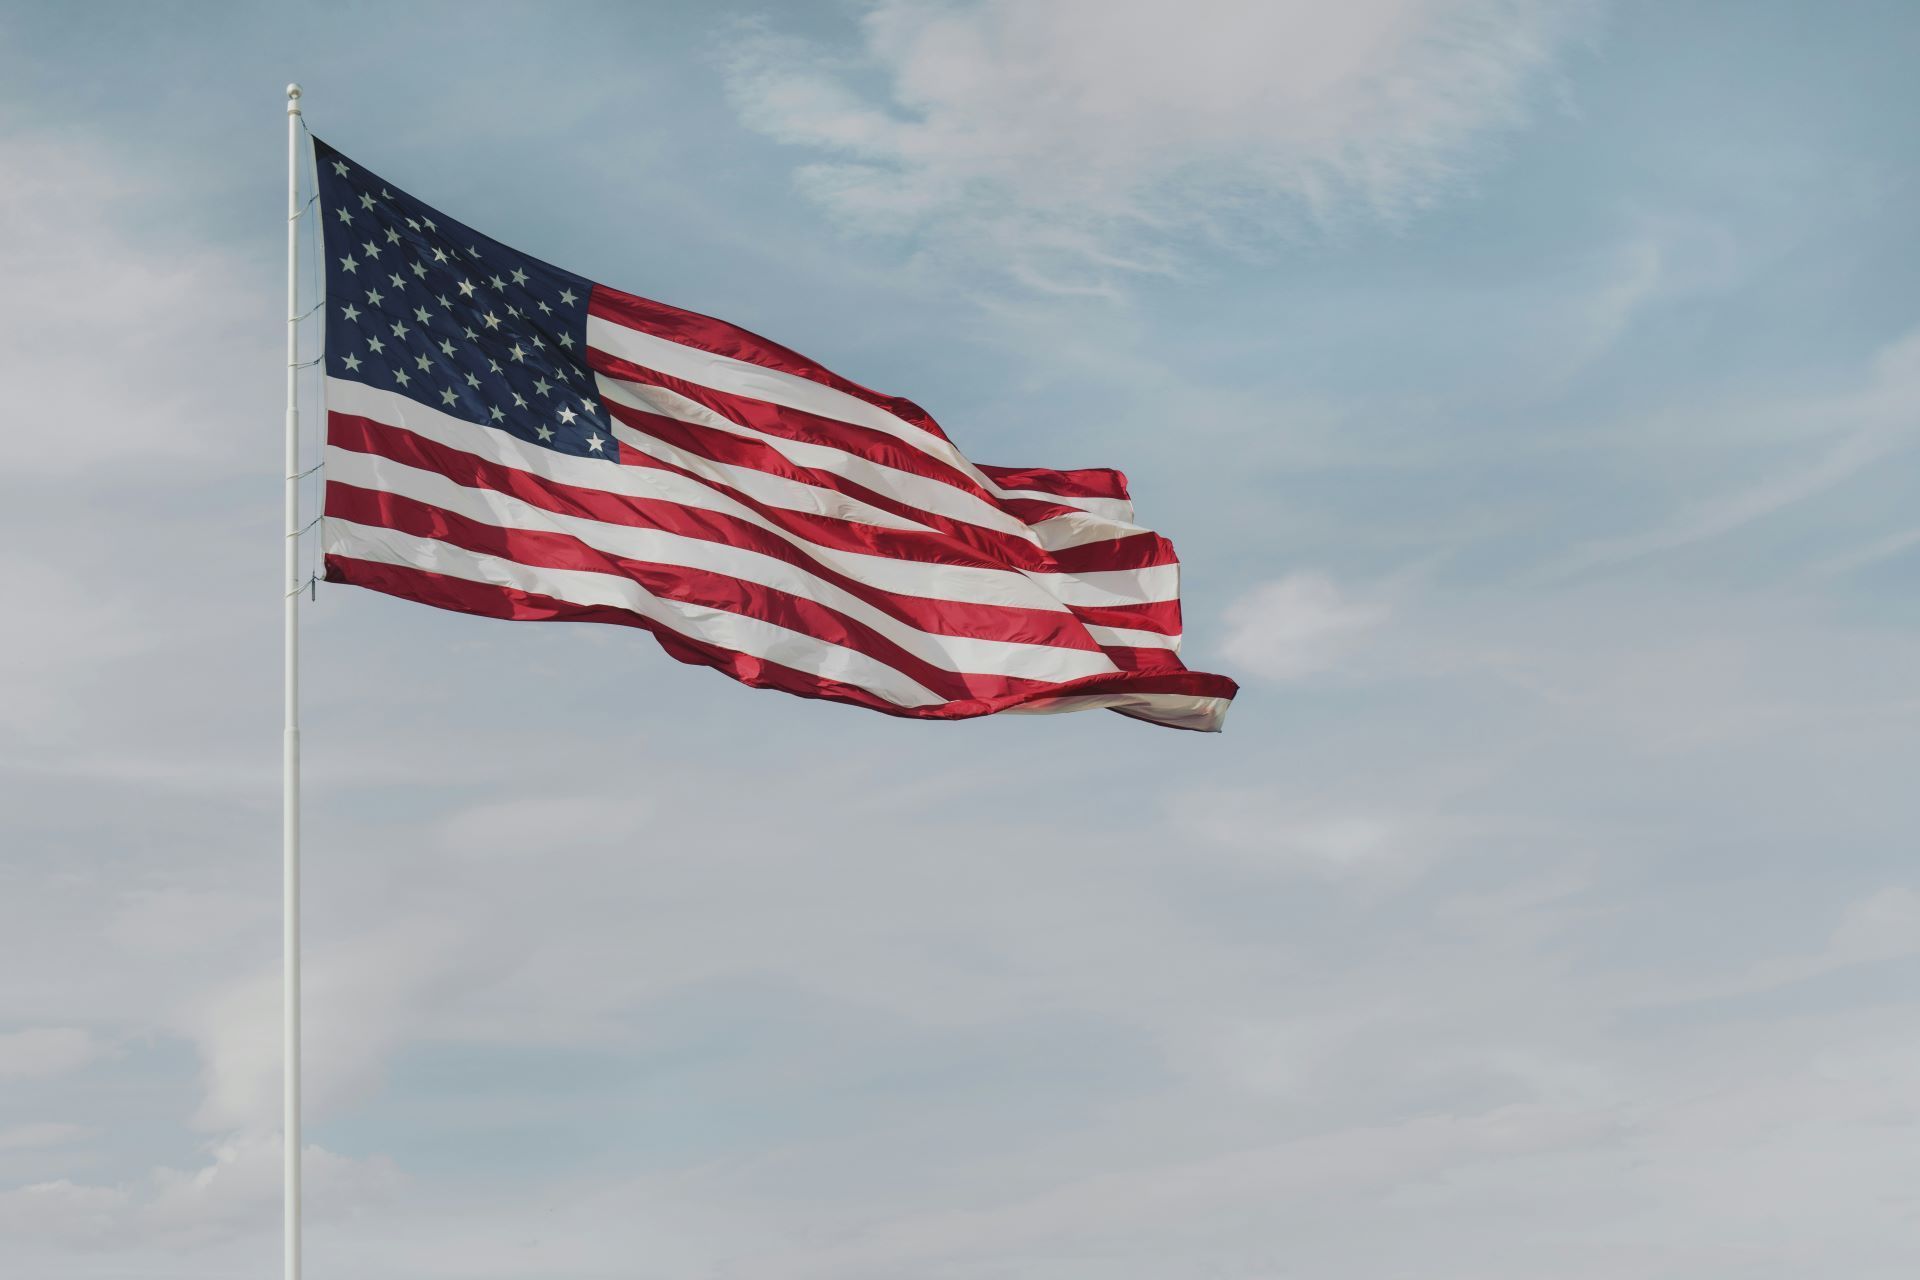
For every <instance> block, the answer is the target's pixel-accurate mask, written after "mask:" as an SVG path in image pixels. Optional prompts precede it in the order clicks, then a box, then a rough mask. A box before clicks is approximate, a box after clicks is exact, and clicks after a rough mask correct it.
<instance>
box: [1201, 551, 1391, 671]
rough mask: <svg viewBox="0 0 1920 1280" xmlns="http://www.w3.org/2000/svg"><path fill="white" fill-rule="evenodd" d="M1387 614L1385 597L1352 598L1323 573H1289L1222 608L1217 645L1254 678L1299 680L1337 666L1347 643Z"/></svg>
mask: <svg viewBox="0 0 1920 1280" xmlns="http://www.w3.org/2000/svg"><path fill="white" fill-rule="evenodd" d="M1389 612H1390V610H1389V608H1388V606H1387V605H1386V603H1385V602H1384V601H1381V600H1375V599H1358V598H1355V596H1353V595H1352V594H1351V593H1349V592H1347V591H1343V590H1342V589H1341V588H1340V587H1339V586H1338V585H1337V584H1336V583H1335V582H1334V581H1333V579H1332V578H1330V577H1328V576H1327V575H1326V574H1323V573H1292V574H1288V575H1287V576H1286V577H1284V578H1277V579H1275V580H1274V581H1272V582H1264V583H1261V584H1260V585H1258V586H1256V587H1254V588H1252V589H1251V590H1250V591H1248V592H1246V593H1245V594H1244V595H1242V596H1241V597H1240V598H1239V599H1238V600H1236V601H1234V602H1233V603H1232V604H1231V605H1229V606H1227V615H1226V622H1227V635H1226V639H1225V640H1224V641H1223V642H1222V643H1221V646H1220V649H1221V652H1222V653H1223V654H1224V655H1225V656H1226V659H1227V661H1228V662H1230V663H1232V664H1233V665H1234V666H1235V667H1237V668H1239V669H1241V670H1245V671H1248V672H1251V673H1252V674H1254V675H1256V676H1260V677H1263V678H1265V679H1268V680H1300V679H1304V678H1306V677H1308V676H1312V675H1317V674H1319V673H1320V672H1323V671H1327V670H1330V669H1332V668H1334V667H1337V666H1338V665H1340V662H1341V659H1342V657H1343V656H1344V654H1345V651H1346V648H1347V646H1349V645H1350V644H1351V643H1352V642H1353V641H1355V640H1356V639H1357V638H1358V637H1359V636H1360V635H1361V634H1362V633H1364V632H1366V631H1369V630H1371V629H1373V628H1374V627H1376V626H1379V625H1380V624H1381V623H1382V622H1384V621H1386V619H1387V617H1388V614H1389Z"/></svg>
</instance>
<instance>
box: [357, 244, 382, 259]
mask: <svg viewBox="0 0 1920 1280" xmlns="http://www.w3.org/2000/svg"><path fill="white" fill-rule="evenodd" d="M360 247H361V248H362V249H365V250H366V251H367V256H368V257H369V258H377V257H379V256H380V246H379V245H377V244H375V243H374V242H373V241H371V240H369V241H367V242H366V243H365V244H363V245H361V246H360Z"/></svg>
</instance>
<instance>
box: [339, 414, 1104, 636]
mask: <svg viewBox="0 0 1920 1280" xmlns="http://www.w3.org/2000/svg"><path fill="white" fill-rule="evenodd" d="M327 396H328V402H329V405H330V407H331V408H333V409H334V410H336V411H338V412H341V413H351V414H354V415H356V416H359V417H364V418H372V419H374V420H375V421H378V422H383V423H386V424H387V425H389V426H393V427H398V428H399V429H401V430H403V431H408V432H411V433H413V434H414V435H417V436H419V437H420V438H421V439H423V440H431V441H433V442H434V443H436V444H440V445H444V446H446V447H447V448H449V449H458V450H459V451H461V452H462V453H469V454H472V455H473V456H475V457H477V458H483V459H485V460H486V461H488V462H494V463H498V464H499V465H501V466H503V467H512V468H513V469H515V470H516V471H524V472H526V473H527V474H528V475H531V476H536V477H538V478H540V479H543V480H551V481H553V482H555V483H557V484H566V485H573V486H575V487H577V488H582V489H598V490H600V491H601V492H603V493H612V494H620V495H624V496H627V497H635V498H653V499H657V500H660V501H663V502H672V503H675V504H677V505H679V506H683V507H692V508H695V509H697V510H702V511H715V512H719V513H722V514H724V515H729V516H735V517H737V518H739V519H741V520H745V521H747V522H748V523H750V524H752V525H754V526H755V527H756V528H760V529H764V530H766V531H767V532H768V533H771V534H773V535H775V536H776V537H779V538H781V539H782V540H783V541H785V542H787V543H789V544H790V545H792V546H795V547H798V548H799V549H800V550H802V551H804V552H806V553H807V554H808V555H809V556H811V557H813V559H815V560H817V561H819V562H820V563H821V564H824V565H827V566H829V567H830V568H833V569H835V570H838V571H839V572H841V573H844V574H846V575H847V576H848V577H849V578H852V579H854V580H855V581H856V582H861V583H865V584H866V585H867V586H871V587H877V588H879V589H880V590H882V591H891V592H893V593H894V594H896V595H904V596H919V597H922V598H923V599H929V600H953V601H958V602H960V603H963V604H991V605H1005V606H1011V607H1014V608H1022V609H1046V610H1051V611H1054V612H1061V613H1064V612H1065V611H1066V606H1065V605H1063V604H1062V603H1061V602H1060V600H1059V599H1058V598H1057V597H1055V596H1054V595H1053V594H1051V593H1050V592H1049V591H1048V590H1047V589H1046V588H1045V587H1044V586H1043V585H1041V584H1038V583H1036V582H1034V581H1033V579H1032V578H1031V577H1030V576H1029V575H1027V574H1025V573H1022V572H1021V571H1019V570H1018V569H983V568H978V567H975V566H972V565H939V564H925V563H921V562H918V561H912V560H900V559H896V558H894V557H892V556H876V555H870V554H868V553H866V552H860V551H842V550H839V549H837V548H832V547H823V546H820V545H819V544H818V543H815V542H811V541H809V540H808V539H806V538H805V537H803V536H801V535H800V534H798V533H795V532H793V531H791V530H787V529H782V528H780V527H779V526H778V525H776V524H774V523H773V522H772V521H771V520H768V519H767V518H766V517H765V516H763V515H761V514H760V513H759V512H757V511H755V510H753V509H752V508H751V507H749V506H747V505H746V504H744V503H742V502H740V501H739V500H738V499H735V498H733V497H731V496H729V495H728V494H725V493H723V492H721V491H719V490H718V489H715V488H713V487H712V486H710V485H708V484H706V483H704V482H702V481H700V480H696V479H691V478H689V477H686V476H680V475H675V474H673V473H672V472H667V471H658V470H655V469H653V468H651V467H628V466H621V465H620V464H619V463H616V462H611V461H608V462H601V461H599V460H598V459H594V458H580V457H575V456H573V455H570V454H564V453H557V452H555V451H554V450H552V449H543V448H540V447H539V446H538V445H533V444H528V443H527V442H526V441H524V440H520V439H518V438H517V437H515V436H512V435H509V434H507V433H506V432H504V431H498V430H495V429H494V428H492V427H486V426H481V425H479V424H477V423H473V422H468V421H465V420H464V419H461V418H455V417H452V416H451V415H449V414H446V413H442V412H441V411H440V410H438V409H435V408H434V407H432V406H431V405H424V404H421V403H420V402H419V401H417V400H410V399H408V398H407V397H405V396H402V395H398V394H396V393H394V392H391V391H382V390H379V389H377V388H374V387H369V386H367V385H365V384H364V383H359V382H347V381H344V380H336V379H331V378H330V379H328V380H327ZM704 461H705V460H704V459H697V458H693V457H691V456H689V458H688V464H689V469H694V470H697V469H698V468H696V467H694V466H693V465H692V464H694V463H696V462H704ZM709 465H711V464H709ZM740 470H742V471H744V472H746V473H747V474H750V475H753V476H757V477H759V478H760V479H761V480H763V481H766V482H769V483H770V484H771V485H773V486H777V487H780V488H785V489H793V490H800V491H804V492H811V493H814V494H822V495H826V494H831V492H832V491H831V490H825V489H810V488H809V486H806V485H798V484H794V483H792V482H791V481H787V480H782V479H780V478H779V477H778V476H770V475H767V474H766V473H765V472H761V471H752V470H751V469H750V468H740ZM775 505H784V506H785V508H786V509H787V510H800V509H802V508H801V507H800V506H799V505H798V504H797V503H795V502H793V501H792V500H791V499H790V500H789V501H788V502H787V503H786V504H775Z"/></svg>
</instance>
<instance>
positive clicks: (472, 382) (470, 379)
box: [449, 353, 480, 391]
mask: <svg viewBox="0 0 1920 1280" xmlns="http://www.w3.org/2000/svg"><path fill="white" fill-rule="evenodd" d="M449 354H451V353H449ZM467 385H468V386H470V387H472V388H473V389H474V390H475V391H478V390H479V389H480V379H478V378H476V377H474V376H473V375H472V374H471V373H469V374H468V375H467Z"/></svg>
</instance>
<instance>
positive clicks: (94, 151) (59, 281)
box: [0, 137, 284, 476]
mask: <svg viewBox="0 0 1920 1280" xmlns="http://www.w3.org/2000/svg"><path fill="white" fill-rule="evenodd" d="M0 172H4V173H5V174H6V175H7V181H6V183H5V184H4V186H0V279H4V280H5V281H6V294H5V305H4V306H0V385H4V386H5V387H6V388H7V408H6V421H7V422H8V423H9V424H10V425H14V426H17V427H19V428H20V429H18V430H13V431H11V432H9V435H8V468H9V470H10V471H11V472H12V473H13V474H15V475H16V476H18V475H38V474H52V475H65V474H91V475H94V476H97V475H98V474H99V472H100V469H102V468H103V467H104V468H109V469H114V470H118V469H121V468H137V467H151V466H152V465H154V464H155V463H163V462H181V461H191V462H193V463H194V464H195V465H196V466H199V467H201V468H203V469H209V470H212V471H216V472H226V471H230V470H232V469H234V467H235V465H236V463H237V462H240V463H245V462H251V458H250V457H249V455H248V454H247V452H246V450H245V449H244V448H239V447H236V446H237V445H238V444H239V442H240V441H242V440H243V439H244V435H243V433H244V432H245V431H246V430H247V429H248V428H249V427H254V426H257V418H255V417H251V416H250V411H257V410H258V408H259V407H260V406H261V405H263V404H271V403H272V401H270V400H267V399H262V398H256V397H257V396H258V393H262V392H268V389H269V388H270V387H271V386H272V385H273V383H274V380H275V375H276V373H277V372H278V371H277V370H276V369H275V365H276V364H278V363H280V361H279V359H278V358H277V357H276V356H275V354H274V352H275V349H276V347H277V346H278V344H280V343H281V342H282V341H283V337H282V333H283V330H282V329H281V328H280V327H279V326H278V325H277V324H276V323H275V315H276V312H277V311H278V310H279V308H278V306H277V305H275V304H273V303H271V302H269V300H268V299H269V298H270V297H271V294H270V293H268V292H266V291H265V290H260V289H257V288H255V287H252V286H253V285H255V284H256V283H264V281H265V279H268V278H270V277H262V276H261V275H260V274H259V273H257V272H255V271H254V270H252V269H251V264H250V262H249V261H248V259H247V258H246V256H245V255H244V254H241V253H238V252H235V251H233V250H230V249H226V248H222V247H216V246H213V245H208V244H189V245H184V246H173V247H168V246H164V245H158V244H155V243H153V242H152V241H151V240H147V241H146V242H144V243H143V242H142V240H143V238H142V236H141V233H140V231H139V230H138V228H137V227H136V224H135V219H136V216H137V215H140V214H143V213H149V212H151V210H152V209H153V208H154V206H155V205H156V204H157V203H158V202H160V201H161V200H163V199H165V198H167V197H168V196H169V195H170V194H172V193H170V192H169V191H167V189H166V188H165V187H163V186H161V185H160V184H158V183H155V182H153V181H151V180H150V179H147V178H144V177H142V176H141V171H140V170H139V169H138V168H137V167H136V166H135V165H134V164H132V163H130V162H129V161H128V160H127V159H125V158H123V157H116V156H114V155H113V154H111V153H109V152H107V151H105V150H103V149H99V148H95V147H92V146H89V145H86V144H84V143H82V142H79V141H76V140H74V139H72V138H60V139H52V138H43V139H28V138H17V137H16V138H0ZM282 318H284V317H282ZM269 394H270V393H269Z"/></svg>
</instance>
